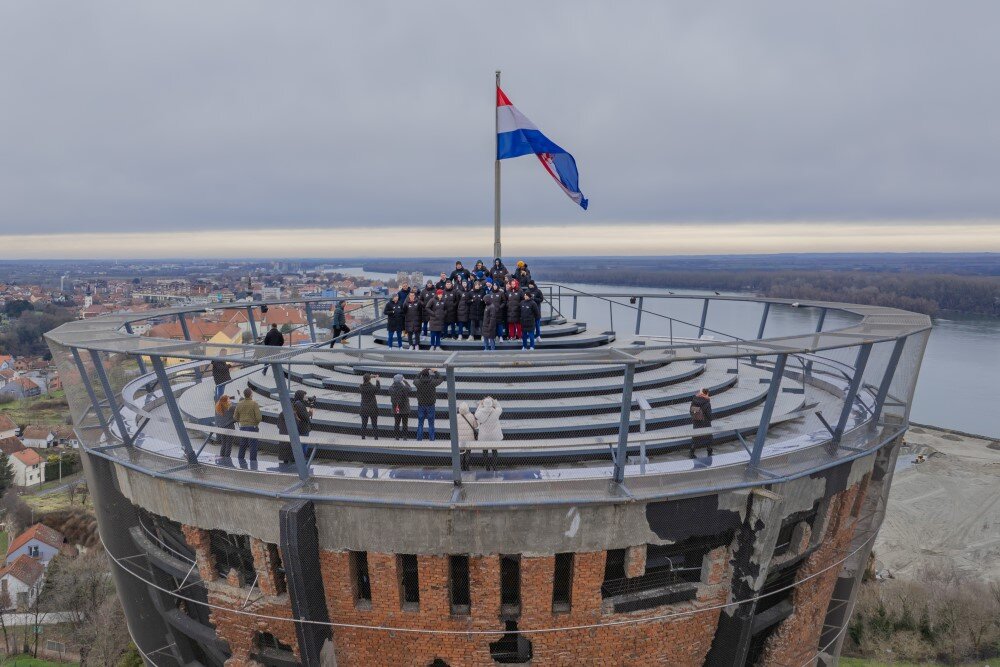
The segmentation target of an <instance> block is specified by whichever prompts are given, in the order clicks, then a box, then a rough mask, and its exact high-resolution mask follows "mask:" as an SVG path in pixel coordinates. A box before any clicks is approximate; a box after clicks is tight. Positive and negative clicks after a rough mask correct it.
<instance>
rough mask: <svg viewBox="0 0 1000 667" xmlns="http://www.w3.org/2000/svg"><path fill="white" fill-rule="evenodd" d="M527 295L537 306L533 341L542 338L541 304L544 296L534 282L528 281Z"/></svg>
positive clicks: (543, 301)
mask: <svg viewBox="0 0 1000 667" xmlns="http://www.w3.org/2000/svg"><path fill="white" fill-rule="evenodd" d="M527 294H528V295H529V296H530V297H531V298H532V299H533V300H534V301H535V303H537V304H538V317H537V318H536V319H535V340H536V341H537V340H538V339H539V338H541V337H542V304H543V303H545V295H544V294H542V290H540V289H538V285H536V284H535V281H534V280H529V281H528V289H527Z"/></svg>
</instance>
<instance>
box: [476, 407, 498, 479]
mask: <svg viewBox="0 0 1000 667" xmlns="http://www.w3.org/2000/svg"><path fill="white" fill-rule="evenodd" d="M501 413H503V408H502V407H500V403H498V402H497V401H495V400H493V398H492V397H491V396H487V397H486V398H484V399H483V400H481V401H480V402H479V406H478V407H476V421H477V422H478V423H479V440H482V441H486V442H496V441H499V440H503V429H502V428H500V415H501ZM483 455H484V456H485V457H486V461H487V465H486V467H487V468H490V469H493V470H496V463H497V458H498V456H497V450H495V449H493V450H486V449H484V450H483Z"/></svg>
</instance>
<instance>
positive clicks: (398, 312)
mask: <svg viewBox="0 0 1000 667" xmlns="http://www.w3.org/2000/svg"><path fill="white" fill-rule="evenodd" d="M382 314H383V315H385V316H386V318H387V319H386V323H385V328H386V329H387V330H388V332H389V334H388V338H386V341H385V346H386V347H388V348H391V347H392V339H393V338H395V339H396V343H397V345H396V347H403V323H404V321H405V320H406V316H405V315H404V314H403V302H402V301H400V300H399V295H398V294H393V295H392V299H390V300H389V302H388V303H386V304H385V308H383V309H382Z"/></svg>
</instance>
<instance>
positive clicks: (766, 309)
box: [757, 302, 771, 340]
mask: <svg viewBox="0 0 1000 667" xmlns="http://www.w3.org/2000/svg"><path fill="white" fill-rule="evenodd" d="M770 312H771V304H770V302H768V303H765V304H764V314H763V315H761V316H760V326H759V327H758V328H757V340H760V339H761V338H763V337H764V327H766V326H767V314H768V313H770Z"/></svg>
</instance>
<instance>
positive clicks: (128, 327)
mask: <svg viewBox="0 0 1000 667" xmlns="http://www.w3.org/2000/svg"><path fill="white" fill-rule="evenodd" d="M125 333H127V334H128V335H130V336H134V335H135V332H134V331H132V323H131V322H126V323H125ZM135 360H136V361H137V362H138V363H139V372H140V373H142V374H143V375H145V374H146V362H144V361H143V360H142V355H141V354H137V355H135Z"/></svg>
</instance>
